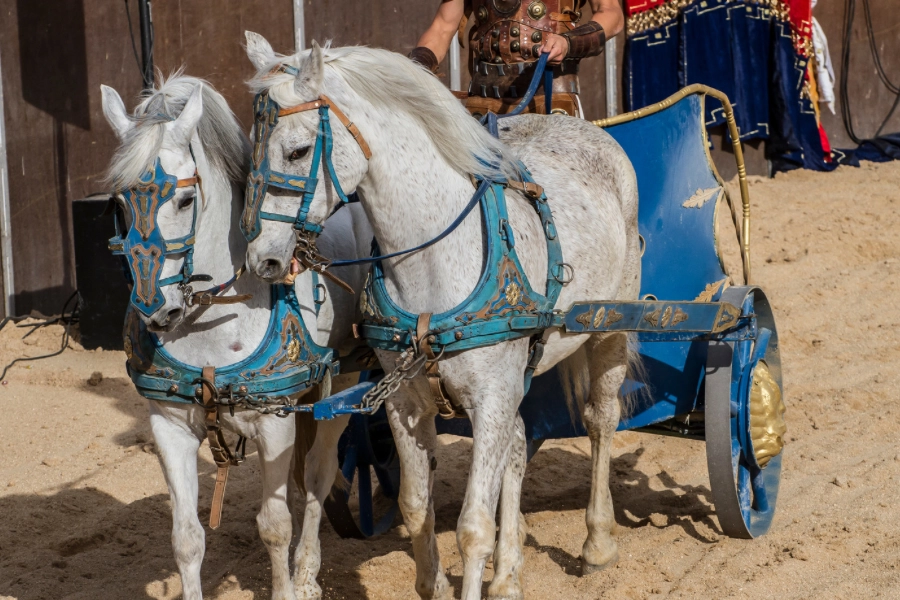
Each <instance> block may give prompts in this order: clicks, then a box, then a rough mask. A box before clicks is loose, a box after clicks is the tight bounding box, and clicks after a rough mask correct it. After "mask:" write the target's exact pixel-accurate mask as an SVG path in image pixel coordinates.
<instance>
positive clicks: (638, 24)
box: [626, 0, 811, 56]
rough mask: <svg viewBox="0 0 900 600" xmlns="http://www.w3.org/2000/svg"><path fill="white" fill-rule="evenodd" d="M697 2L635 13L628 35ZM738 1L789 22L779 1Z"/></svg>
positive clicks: (673, 1)
mask: <svg viewBox="0 0 900 600" xmlns="http://www.w3.org/2000/svg"><path fill="white" fill-rule="evenodd" d="M697 1H698V0H670V1H669V2H666V3H665V4H663V5H661V6H657V7H656V8H652V9H650V10H647V11H644V12H640V13H637V14H636V15H632V16H630V17H628V19H627V23H626V29H627V32H628V35H629V36H632V35H635V34H638V33H643V32H645V31H648V30H650V29H656V28H657V27H662V26H663V25H665V24H667V23H669V22H670V21H674V20H675V18H676V17H678V15H680V14H681V12H682V11H683V10H684V9H686V8H688V7H689V6H690V5H692V4H694V3H695V2H697ZM700 1H702V0H700ZM738 1H739V2H743V3H744V4H749V5H753V6H761V7H763V8H765V9H768V10H770V11H772V13H773V16H774V17H775V18H776V19H778V20H779V21H790V13H789V12H788V7H787V5H786V4H785V3H784V2H782V1H781V0H738ZM810 43H811V42H810ZM800 45H802V44H798V43H797V40H796V39H795V40H794V46H797V47H798V48H799V46H800ZM807 56H808V55H807Z"/></svg>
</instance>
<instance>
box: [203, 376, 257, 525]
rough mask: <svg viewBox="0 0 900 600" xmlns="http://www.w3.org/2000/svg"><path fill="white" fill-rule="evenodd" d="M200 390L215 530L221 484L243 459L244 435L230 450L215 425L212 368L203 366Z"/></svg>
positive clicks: (222, 498) (216, 410) (211, 519)
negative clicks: (212, 466)
mask: <svg viewBox="0 0 900 600" xmlns="http://www.w3.org/2000/svg"><path fill="white" fill-rule="evenodd" d="M200 387H201V389H202V390H203V394H202V398H201V399H202V401H203V409H204V410H205V411H206V439H207V440H209V449H210V450H211V451H212V456H213V461H215V463H216V486H215V488H214V489H213V497H212V506H211V507H210V511H209V527H210V529H218V527H219V525H220V524H221V523H222V506H223V503H224V501H225V485H226V484H227V483H228V467H231V466H237V465H239V464H241V463H242V462H243V460H244V452H243V447H244V444H245V443H246V441H247V440H246V438H244V437H241V438H240V440H239V441H238V443H237V446H236V447H235V451H236V452H237V455H234V454H232V453H231V450H230V449H229V448H228V443H227V442H226V441H225V435H224V434H223V433H222V428H221V427H220V426H219V406H218V405H217V404H216V399H217V396H218V395H219V392H218V390H217V389H216V368H215V367H203V370H202V372H201V377H200Z"/></svg>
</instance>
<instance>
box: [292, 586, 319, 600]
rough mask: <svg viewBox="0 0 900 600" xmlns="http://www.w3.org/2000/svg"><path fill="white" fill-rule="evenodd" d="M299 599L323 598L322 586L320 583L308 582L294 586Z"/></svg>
mask: <svg viewBox="0 0 900 600" xmlns="http://www.w3.org/2000/svg"><path fill="white" fill-rule="evenodd" d="M294 595H295V596H296V597H297V600H322V588H320V587H319V584H318V583H313V584H312V585H310V584H306V585H302V586H299V587H295V588H294Z"/></svg>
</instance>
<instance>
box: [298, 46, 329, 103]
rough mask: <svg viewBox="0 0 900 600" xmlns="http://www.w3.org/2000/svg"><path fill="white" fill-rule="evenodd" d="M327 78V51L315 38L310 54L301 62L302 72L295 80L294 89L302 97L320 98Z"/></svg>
mask: <svg viewBox="0 0 900 600" xmlns="http://www.w3.org/2000/svg"><path fill="white" fill-rule="evenodd" d="M324 78H325V53H324V52H323V51H322V48H321V47H320V46H319V44H317V43H316V41H315V40H313V43H312V47H311V49H310V51H309V55H307V57H306V58H304V59H303V60H302V61H301V62H300V72H299V73H298V74H297V78H296V79H295V80H294V91H296V92H297V94H298V95H299V96H300V97H301V98H310V99H312V98H318V97H319V91H320V90H321V89H322V81H323V80H324Z"/></svg>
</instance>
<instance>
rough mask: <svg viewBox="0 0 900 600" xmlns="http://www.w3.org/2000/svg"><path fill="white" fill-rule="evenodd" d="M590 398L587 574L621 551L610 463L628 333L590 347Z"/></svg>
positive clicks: (584, 559) (587, 422) (601, 339)
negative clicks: (589, 490)
mask: <svg viewBox="0 0 900 600" xmlns="http://www.w3.org/2000/svg"><path fill="white" fill-rule="evenodd" d="M587 346H588V351H589V367H588V368H589V369H590V378H591V389H590V397H589V399H588V402H587V404H586V405H585V407H584V424H585V427H586V428H587V431H588V436H590V439H591V460H592V463H593V464H592V472H591V498H590V502H589V503H588V507H587V512H586V513H585V521H586V522H587V529H588V535H587V540H586V541H585V542H584V546H583V547H582V550H581V570H582V574H584V575H587V574H590V573H593V572H595V571H600V570H602V569H605V568H606V567H609V566H611V565H613V564H615V562H616V561H617V560H618V558H619V551H618V548H617V546H616V542H615V540H613V538H612V533H613V532H614V531H615V527H616V520H615V514H614V512H613V503H612V496H611V495H610V491H609V461H610V450H611V448H612V439H613V434H614V433H615V431H616V427H617V426H618V424H619V416H620V414H621V408H620V406H619V390H620V389H621V387H622V383H623V382H624V381H625V373H626V370H627V363H628V338H627V337H626V335H625V334H614V335H610V336H606V337H599V336H598V337H594V338H592V339H591V340H590V341H589V342H588V344H587Z"/></svg>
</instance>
